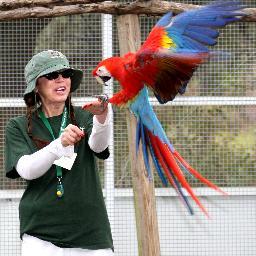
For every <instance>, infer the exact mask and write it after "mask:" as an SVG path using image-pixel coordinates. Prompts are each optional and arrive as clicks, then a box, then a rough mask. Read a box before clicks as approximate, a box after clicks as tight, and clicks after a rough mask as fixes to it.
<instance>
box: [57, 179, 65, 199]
mask: <svg viewBox="0 0 256 256" xmlns="http://www.w3.org/2000/svg"><path fill="white" fill-rule="evenodd" d="M56 194H57V197H59V198H61V197H62V196H63V195H64V187H63V185H62V183H61V178H58V184H57V192H56Z"/></svg>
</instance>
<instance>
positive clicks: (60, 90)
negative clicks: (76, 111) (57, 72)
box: [56, 86, 66, 92]
mask: <svg viewBox="0 0 256 256" xmlns="http://www.w3.org/2000/svg"><path fill="white" fill-rule="evenodd" d="M65 90H66V87H65V86H61V87H59V88H57V89H56V92H64V91H65Z"/></svg>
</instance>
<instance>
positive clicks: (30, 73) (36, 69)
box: [24, 50, 83, 98]
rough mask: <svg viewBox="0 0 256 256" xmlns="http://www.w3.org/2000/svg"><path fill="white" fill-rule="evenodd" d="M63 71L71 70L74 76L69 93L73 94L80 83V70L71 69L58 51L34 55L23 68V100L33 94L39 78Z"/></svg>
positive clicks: (65, 58) (81, 74) (81, 73)
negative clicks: (25, 86) (24, 80)
mask: <svg viewBox="0 0 256 256" xmlns="http://www.w3.org/2000/svg"><path fill="white" fill-rule="evenodd" d="M63 69H72V70H73V71H74V75H73V76H72V77H71V92H74V91H75V90H76V89H77V88H78V87H79V85H80V83H81V81H82V78H83V71H82V70H80V69H74V68H71V67H70V66H69V62H68V60H67V57H66V56H65V55H64V54H62V53H61V52H58V51H54V50H46V51H42V52H40V53H38V54H36V55H34V56H33V57H32V59H31V60H30V61H29V62H28V64H27V65H26V67H25V79H26V83H27V88H26V90H25V93H24V98H26V97H27V96H29V95H30V94H31V93H33V92H34V89H35V87H36V80H37V79H38V78H39V77H41V76H43V75H46V74H49V73H51V72H54V71H58V70H63Z"/></svg>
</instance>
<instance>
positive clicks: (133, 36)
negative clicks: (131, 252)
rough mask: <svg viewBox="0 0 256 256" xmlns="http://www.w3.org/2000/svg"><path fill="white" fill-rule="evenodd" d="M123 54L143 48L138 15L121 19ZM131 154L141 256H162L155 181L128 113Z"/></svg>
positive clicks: (119, 34)
mask: <svg viewBox="0 0 256 256" xmlns="http://www.w3.org/2000/svg"><path fill="white" fill-rule="evenodd" d="M117 28H118V36H119V45H120V46H119V47H120V53H121V55H123V54H125V53H127V52H135V51H136V50H137V49H138V48H139V46H140V41H141V39H140V26H139V18H138V16H137V15H122V16H119V17H118V18H117ZM126 117H127V128H128V138H129V152H130V161H131V173H132V182H133V191H134V206H135V215H136V225H137V240H138V252H139V256H160V243H159V232H158V222H157V213H156V200H155V190H154V181H153V177H152V180H149V179H148V177H147V171H146V169H145V166H144V161H143V154H142V149H141V145H140V148H139V152H138V154H137V153H136V146H135V140H134V138H135V136H136V118H135V116H134V115H132V114H131V113H130V112H129V111H128V110H127V112H126Z"/></svg>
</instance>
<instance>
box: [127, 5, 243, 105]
mask: <svg viewBox="0 0 256 256" xmlns="http://www.w3.org/2000/svg"><path fill="white" fill-rule="evenodd" d="M241 9H242V5H241V3H240V2H238V1H226V2H213V3H212V4H209V5H206V6H203V7H200V8H198V9H193V10H189V11H186V12H183V13H181V14H179V15H177V16H175V17H174V18H172V14H171V13H167V14H166V15H164V16H163V17H162V18H161V19H160V20H159V21H158V23H157V24H156V25H155V27H154V28H153V29H152V31H151V33H150V34H149V36H148V38H147V40H146V41H145V43H144V44H143V45H142V46H141V48H140V49H139V51H138V52H137V53H136V55H135V58H134V61H133V63H132V65H131V66H130V71H131V72H134V75H136V76H137V77H139V79H140V80H142V81H143V82H144V83H145V84H146V85H147V86H148V87H150V88H151V89H152V90H153V91H154V94H155V96H156V98H157V99H158V101H159V102H160V103H166V102H167V101H170V100H173V99H174V97H175V96H176V95H177V93H181V94H183V93H184V92H185V90H186V86H187V84H188V82H189V80H190V78H191V77H192V75H193V73H194V71H195V70H196V68H197V67H198V66H199V65H200V64H201V63H203V62H204V61H205V60H206V59H207V58H208V57H210V56H211V55H212V53H211V52H210V51H209V49H208V46H213V45H214V44H216V39H217V37H218V35H219V32H218V31H217V28H219V27H223V26H225V25H226V24H228V23H230V22H234V21H237V20H239V19H240V18H241V16H243V13H241V12H238V10H241Z"/></svg>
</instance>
